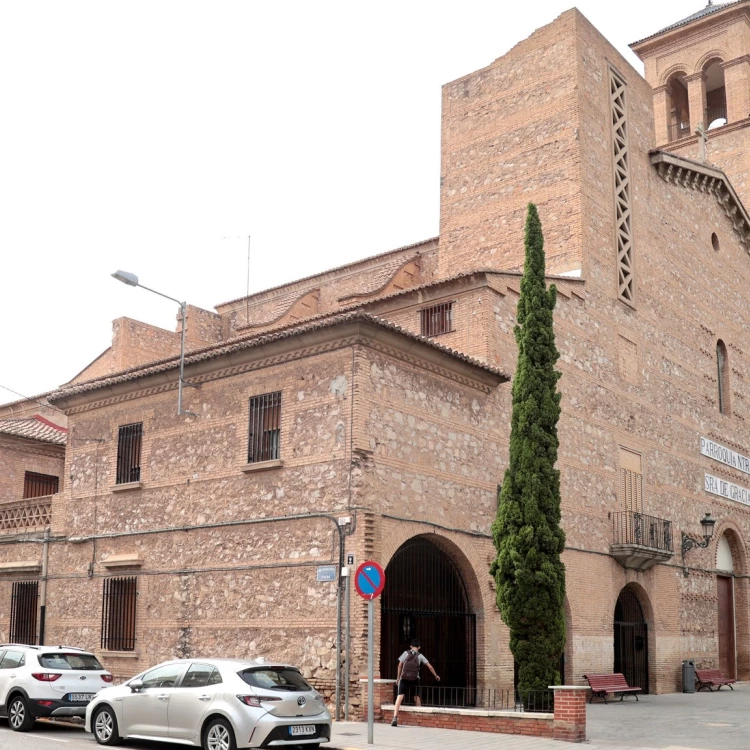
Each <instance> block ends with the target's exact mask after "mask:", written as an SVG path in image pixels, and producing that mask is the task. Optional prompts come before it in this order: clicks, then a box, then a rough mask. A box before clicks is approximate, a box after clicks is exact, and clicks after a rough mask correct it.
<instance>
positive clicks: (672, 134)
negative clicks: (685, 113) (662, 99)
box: [669, 122, 691, 143]
mask: <svg viewBox="0 0 750 750" xmlns="http://www.w3.org/2000/svg"><path fill="white" fill-rule="evenodd" d="M689 135H691V132H690V123H689V122H675V123H673V124H672V125H670V126H669V142H670V143H671V142H672V141H679V140H680V138H687V137H688V136H689Z"/></svg>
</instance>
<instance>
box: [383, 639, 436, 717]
mask: <svg viewBox="0 0 750 750" xmlns="http://www.w3.org/2000/svg"><path fill="white" fill-rule="evenodd" d="M420 648H422V644H421V643H420V641H419V638H412V640H411V648H410V649H409V650H408V651H404V653H403V654H401V656H399V657H398V673H397V674H396V681H397V682H398V697H397V698H396V706H395V708H394V710H393V721H392V722H391V726H392V727H396V726H398V709H399V708H400V707H401V704H402V703H403V702H404V698H405V697H407V696H408V698H409V700H411V699H412V698H413V699H414V705H415V706H421V705H422V699H421V698H420V696H419V667H420V666H421V665H422V664H426V665H427V668H428V669H429V670H430V672H432V674H433V675H434V676H435V679H436V680H437V681H438V682H440V677H438V674H437V672H436V671H435V670H434V669H433V668H432V664H430V662H428V661H427V659H426V657H425V656H424V655H423V654H420V653H419V649H420Z"/></svg>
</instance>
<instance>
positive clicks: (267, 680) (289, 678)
mask: <svg viewBox="0 0 750 750" xmlns="http://www.w3.org/2000/svg"><path fill="white" fill-rule="evenodd" d="M238 674H239V675H240V677H241V678H242V679H243V680H244V681H245V682H246V683H247V684H248V685H250V686H251V687H255V688H263V689H265V690H305V691H309V690H312V688H311V687H310V685H308V684H307V682H305V679H304V677H302V675H301V674H300V673H299V672H298V671H297V670H296V669H293V668H292V667H256V668H255V669H244V670H242V672H239V673H238Z"/></svg>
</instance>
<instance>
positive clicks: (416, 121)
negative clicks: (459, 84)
mask: <svg viewBox="0 0 750 750" xmlns="http://www.w3.org/2000/svg"><path fill="white" fill-rule="evenodd" d="M704 4H705V2H704V0H658V2H654V0H630V1H629V2H628V3H626V4H622V3H615V2H610V1H609V0H580V1H579V2H578V7H579V8H580V10H581V11H582V12H583V13H584V14H585V15H586V16H587V17H588V18H589V20H591V21H592V22H593V23H594V25H595V26H597V27H598V28H599V30H600V31H601V32H602V33H603V34H604V35H605V36H606V37H607V38H608V39H610V41H612V43H613V44H614V45H615V46H616V47H618V49H620V51H621V52H623V53H624V54H626V56H628V58H629V59H630V60H631V61H632V62H633V64H634V65H635V66H636V67H637V68H638V69H639V70H641V66H640V64H639V63H638V61H637V59H636V58H635V57H634V56H633V55H632V54H631V53H630V52H629V50H628V48H627V44H628V43H629V42H633V41H635V40H637V39H641V38H642V37H644V36H647V35H648V34H650V33H653V32H655V31H657V30H659V29H660V28H662V27H664V26H666V25H669V24H670V23H673V22H675V21H677V20H680V19H682V18H684V17H686V16H688V15H690V14H691V13H693V12H695V11H697V10H699V9H700V8H701V7H703V5H704ZM571 6H572V0H536V2H513V1H507V0H506V1H500V0H495V1H494V2H489V1H487V0H484V1H479V0H462V1H461V2H443V1H440V0H433V1H432V2H422V1H420V2H410V1H409V0H399V2H394V1H393V0H381V2H377V3H374V2H369V3H364V2H355V1H353V0H349V2H333V1H326V0H318V1H317V2H315V0H310V1H307V2H301V1H297V0H288V1H287V2H283V1H280V0H276V1H270V0H269V1H261V0H245V2H220V1H217V0H214V1H213V2H202V3H197V2H189V1H188V0H180V1H179V2H169V1H168V0H157V1H154V0H149V1H148V2H140V1H138V0H128V2H103V1H102V0H96V1H95V2H76V1H75V0H65V2H60V0H54V1H53V2H34V0H23V1H18V0H17V1H16V2H13V1H12V0H8V1H7V2H4V3H0V69H1V70H2V74H0V111H1V112H2V115H1V116H0V131H2V136H1V137H0V264H1V268H2V292H1V294H0V321H1V322H0V352H1V355H0V385H2V386H3V387H5V388H12V389H14V390H15V391H18V392H20V393H22V394H25V395H32V394H36V393H40V392H43V391H45V390H48V389H50V388H53V387H55V386H56V385H59V384H61V383H63V382H65V381H67V380H69V379H70V378H71V377H72V376H73V375H75V374H76V373H77V372H78V371H79V370H80V369H82V368H83V367H84V366H85V365H86V364H87V363H88V362H89V361H90V360H92V359H93V358H94V357H96V356H97V355H98V354H99V353H100V352H101V351H103V350H104V349H105V348H106V347H107V346H109V343H110V339H111V321H112V320H113V319H114V318H117V317H120V316H123V315H125V316H129V317H133V318H137V319H139V320H143V321H146V322H149V323H152V324H155V325H160V326H163V327H166V328H170V329H171V330H174V326H175V313H176V309H175V306H174V305H172V304H171V303H170V302H168V301H166V300H162V299H160V298H159V297H156V296H155V295H151V294H149V293H148V292H146V291H144V290H142V289H133V288H130V287H126V286H124V285H123V284H119V283H118V282H117V281H115V280H114V279H112V278H110V273H112V272H113V271H115V270H117V269H118V268H122V269H124V270H128V271H132V272H134V273H136V274H138V275H139V277H140V280H141V282H142V283H144V284H146V285H147V286H152V287H154V288H156V289H158V290H160V291H163V292H164V293H166V294H168V295H170V296H173V297H178V298H184V299H186V300H187V301H188V302H190V303H192V304H197V305H200V306H202V307H206V308H208V309H212V308H213V307H214V305H216V304H219V303H221V302H225V301H227V300H230V299H233V298H236V297H239V296H242V295H244V293H245V284H246V252H247V240H246V237H247V235H248V234H250V235H251V236H252V243H251V281H250V289H251V291H258V290H261V289H264V288H267V287H270V286H275V285H277V284H280V283H283V282H285V281H291V280H293V279H295V278H298V277H300V276H305V275H309V274H312V273H315V272H317V271H320V270H324V269H326V268H328V267H332V266H336V265H340V264H342V263H347V262H350V261H353V260H357V259H359V258H363V257H366V256H368V255H372V254H375V253H379V252H384V251H386V250H389V249H392V248H395V247H399V246H401V245H406V244H409V243H412V242H417V241H419V240H422V239H426V238H428V237H433V236H435V235H437V232H438V209H439V195H438V190H439V171H440V96H441V85H442V84H443V83H447V82H448V81H451V80H454V79H455V78H458V77H460V76H462V75H465V74H466V73H469V72H471V71H473V70H476V69H478V68H480V67H483V66H485V65H487V64H489V63H490V62H492V60H494V59H495V58H497V57H499V56H500V55H502V54H504V53H505V52H507V50H508V49H510V47H512V46H513V45H514V44H515V43H517V42H518V41H520V40H521V39H523V38H525V37H527V36H528V35H529V34H530V33H531V32H532V31H533V30H534V29H535V28H537V27H539V26H542V25H544V24H546V23H548V22H550V21H552V20H553V19H554V18H555V17H556V16H557V15H558V14H559V13H561V12H562V11H564V10H566V9H568V8H569V7H571ZM16 398H17V397H16V396H14V394H12V393H10V392H8V391H7V390H1V389H0V402H5V401H11V400H15V399H16Z"/></svg>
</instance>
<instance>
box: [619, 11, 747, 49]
mask: <svg viewBox="0 0 750 750" xmlns="http://www.w3.org/2000/svg"><path fill="white" fill-rule="evenodd" d="M743 14H744V15H745V16H746V17H749V16H750V4H748V3H747V0H736V1H735V2H730V3H729V4H727V5H726V6H724V7H722V6H716V9H715V10H713V11H710V12H708V13H706V14H705V15H701V16H698V17H697V18H691V17H690V18H687V19H683V20H682V21H678V22H677V23H674V24H672V25H671V26H667V27H666V28H665V29H661V30H660V31H657V32H656V33H655V34H650V35H649V36H647V37H644V38H643V39H639V40H638V41H637V42H633V43H632V44H630V45H628V46H629V47H630V49H632V50H633V52H635V54H636V55H637V56H638V57H639V58H640V59H641V60H642V59H643V57H642V54H643V53H648V52H650V51H651V50H652V49H654V48H656V47H662V46H664V45H665V44H669V43H671V42H672V40H674V39H677V38H679V37H680V36H684V34H685V32H686V31H687V32H688V34H693V33H694V32H696V31H698V30H700V29H702V28H704V27H706V26H715V25H717V23H721V22H725V21H726V20H727V19H729V18H730V17H731V16H733V15H738V16H739V15H743Z"/></svg>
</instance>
